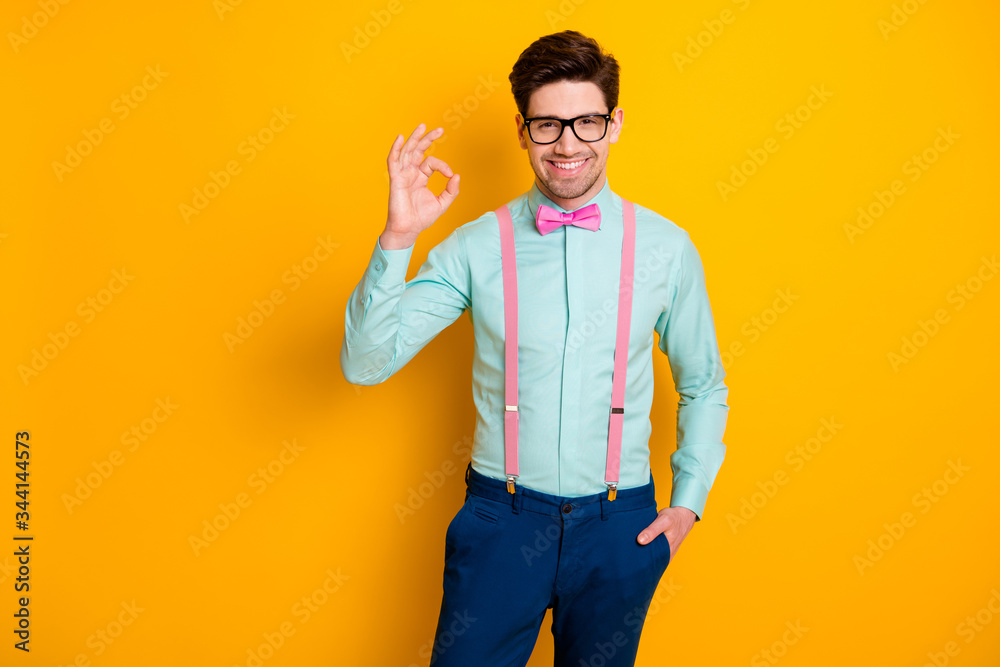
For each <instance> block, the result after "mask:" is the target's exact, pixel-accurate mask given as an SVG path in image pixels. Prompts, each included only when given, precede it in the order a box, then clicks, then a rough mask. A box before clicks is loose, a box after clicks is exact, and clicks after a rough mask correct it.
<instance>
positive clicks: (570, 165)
mask: <svg viewBox="0 0 1000 667" xmlns="http://www.w3.org/2000/svg"><path fill="white" fill-rule="evenodd" d="M589 159H590V158H583V159H582V160H558V161H556V160H546V161H547V162H548V163H549V164H551V165H552V166H553V167H555V170H556V171H560V172H563V171H565V172H573V171H576V170H578V169H579V168H580V167H582V166H583V165H585V164H586V163H587V160H589Z"/></svg>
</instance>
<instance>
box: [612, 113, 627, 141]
mask: <svg viewBox="0 0 1000 667" xmlns="http://www.w3.org/2000/svg"><path fill="white" fill-rule="evenodd" d="M624 124H625V110H624V109H622V108H621V107H618V109H616V110H615V112H614V113H613V114H612V115H611V127H610V128H608V133H609V134H610V135H611V137H610V139H609V140H608V143H611V144H616V143H618V135H620V134H621V131H622V125H624Z"/></svg>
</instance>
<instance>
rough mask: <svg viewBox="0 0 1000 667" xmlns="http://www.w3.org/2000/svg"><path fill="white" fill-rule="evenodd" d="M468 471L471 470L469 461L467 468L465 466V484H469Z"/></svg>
mask: <svg viewBox="0 0 1000 667" xmlns="http://www.w3.org/2000/svg"><path fill="white" fill-rule="evenodd" d="M470 470H472V461H469V464H468V465H467V466H465V483H466V484H468V483H469V471H470Z"/></svg>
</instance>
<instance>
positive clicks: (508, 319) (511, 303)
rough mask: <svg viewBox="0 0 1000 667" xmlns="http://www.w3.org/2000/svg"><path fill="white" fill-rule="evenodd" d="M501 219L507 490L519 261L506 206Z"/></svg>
mask: <svg viewBox="0 0 1000 667" xmlns="http://www.w3.org/2000/svg"><path fill="white" fill-rule="evenodd" d="M496 214H497V219H498V220H499V221H500V261H501V263H502V266H503V304H504V305H503V323H504V324H503V325H504V346H505V347H504V406H505V407H504V414H503V447H504V462H505V472H506V475H507V490H508V491H509V492H511V493H514V479H515V478H516V477H517V476H518V473H517V424H518V419H517V418H518V415H517V262H516V261H515V258H514V225H513V223H512V222H511V219H510V211H509V210H508V209H507V206H506V205H504V206H501V207H500V208H498V209H497V210H496Z"/></svg>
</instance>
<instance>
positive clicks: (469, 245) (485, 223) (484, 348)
mask: <svg viewBox="0 0 1000 667" xmlns="http://www.w3.org/2000/svg"><path fill="white" fill-rule="evenodd" d="M595 202H596V203H597V204H598V205H599V206H600V209H601V226H600V228H599V229H598V230H597V231H591V230H588V229H582V228H579V227H572V226H566V225H564V226H560V227H558V228H556V229H555V230H554V231H552V232H550V233H548V234H546V235H544V236H542V235H541V234H540V233H539V232H538V229H537V228H536V227H535V211H536V210H537V208H538V205H539V204H546V205H547V206H551V207H553V208H554V209H556V210H557V211H563V212H565V211H566V209H563V208H562V207H560V206H557V205H556V204H555V203H553V202H552V200H550V199H549V198H548V197H546V196H545V195H543V194H542V193H541V191H540V190H539V189H538V186H537V184H532V186H531V189H530V190H529V191H528V192H527V193H524V194H522V195H520V196H518V197H517V198H516V199H514V200H513V201H511V202H510V203H509V207H510V211H511V217H512V219H513V224H514V244H515V249H516V256H517V287H518V320H519V322H518V343H519V350H518V367H519V378H518V412H519V415H520V416H519V422H520V428H519V431H518V463H519V468H520V469H519V471H518V472H519V477H518V479H517V484H519V485H521V486H524V487H527V488H531V489H534V490H536V491H541V492H544V493H550V494H554V495H558V496H567V497H573V496H583V495H589V494H593V493H601V492H604V491H607V488H608V487H607V484H605V482H604V471H605V462H606V457H607V449H608V419H609V414H610V410H611V385H612V372H613V370H614V350H615V334H616V323H617V317H618V315H617V313H618V282H619V274H620V270H621V248H622V233H623V220H622V201H621V198H620V197H619V196H618V195H617V194H615V193H614V192H612V191H611V186H610V183H609V182H605V184H604V187H603V188H602V189H601V191H600V192H598V193H597V194H596V195H595V196H594V197H593V198H592V199H591V200H589V201H588V202H586V203H585V204H582V205H581V208H582V206H586V205H589V204H592V203H595ZM635 211H636V216H635V224H636V229H635V252H636V255H635V282H634V289H633V297H632V299H633V301H632V323H631V333H630V341H629V355H628V357H629V358H628V370H627V372H626V387H625V415H624V425H623V428H622V449H621V465H620V472H619V475H620V478H619V485H618V488H619V490H622V489H627V488H631V487H636V486H642V485H643V484H647V483H648V482H649V480H650V468H649V439H650V435H651V433H652V423H651V422H650V420H649V414H650V409H651V407H652V403H653V359H652V353H653V344H654V341H653V332H654V331H656V332H657V333H658V334H659V344H658V347H659V349H660V351H661V352H663V353H665V354H666V355H667V359H668V360H669V364H670V369H671V373H672V375H673V380H674V386H675V389H676V391H677V393H678V395H679V397H680V398H679V402H678V408H677V449H676V451H674V452H673V453H672V454H671V456H670V466H671V470H672V471H673V480H672V481H673V487H672V490H671V494H670V505H671V506H680V507H687V508H688V509H690V510H692V511H693V512H694V513H695V514H696V515H697V517H698V520H699V521H700V520H701V516H702V513H703V511H704V508H705V502H706V500H707V497H708V492H709V490H710V489H711V487H712V484H713V483H714V481H715V477H716V474H717V473H718V471H719V468H720V467H721V465H722V460H723V458H724V457H725V453H726V446H725V445H724V444H723V442H722V437H723V433H724V432H725V428H726V418H727V416H728V411H729V406H728V405H727V403H726V400H727V398H728V394H729V390H728V388H727V387H726V385H725V383H724V382H723V379H724V378H725V376H726V371H725V369H724V368H723V365H722V359H721V356H720V354H719V347H718V343H717V341H716V336H715V323H714V321H713V318H712V311H711V307H710V305H709V299H708V293H707V291H706V287H705V274H704V270H703V268H702V264H701V258H700V256H699V255H698V251H697V250H696V249H695V246H694V244H693V243H692V242H691V238H690V236H689V235H688V233H687V232H686V231H685V230H683V229H682V228H680V227H679V226H677V225H676V224H674V223H673V222H671V221H670V220H668V219H667V218H664V217H663V216H661V215H659V214H657V213H655V212H653V211H651V210H649V209H647V208H643V207H642V206H639V205H638V204H636V206H635ZM412 252H413V246H410V247H409V248H402V249H397V250H383V249H382V247H381V244H380V243H379V242H378V241H376V243H375V248H374V250H373V251H372V255H371V259H370V260H369V262H368V267H367V268H366V269H365V272H364V275H363V276H362V278H361V281H360V282H359V283H358V285H357V286H356V287H355V288H354V291H353V292H352V293H351V296H350V299H349V300H348V302H347V308H346V312H345V314H344V329H345V332H344V334H345V335H344V342H343V345H342V347H341V351H340V367H341V370H342V372H343V374H344V377H345V378H346V379H347V381H348V382H351V383H353V384H359V385H373V384H378V383H380V382H384V381H385V380H386V379H388V378H389V377H391V376H392V375H393V374H394V373H396V372H397V371H399V369H401V368H402V367H403V366H405V365H406V363H407V362H409V361H410V359H412V358H413V357H414V355H416V354H417V352H419V351H420V350H421V349H423V347H424V346H425V345H427V343H429V342H430V341H431V339H433V338H434V337H435V336H436V335H437V334H438V333H440V332H441V331H442V330H443V329H444V328H445V327H447V326H448V325H449V324H451V323H452V322H454V321H455V320H456V319H458V317H459V316H460V315H461V314H462V313H464V312H466V311H467V312H468V313H469V318H470V319H471V321H472V325H473V333H474V338H475V352H474V357H473V363H472V397H473V400H474V403H475V407H476V426H475V437H474V440H473V448H472V467H473V468H475V469H476V470H477V471H478V472H480V473H482V474H484V475H487V476H489V477H493V478H496V479H499V480H506V476H505V475H504V429H503V423H504V422H503V418H504V406H505V403H504V313H503V282H502V277H503V276H502V269H501V261H500V232H499V226H498V224H497V217H496V214H495V213H494V212H493V211H489V212H487V213H484V214H483V215H481V216H480V217H479V218H478V219H476V220H473V221H471V222H468V223H466V224H464V225H461V226H460V227H458V228H456V229H455V230H454V231H452V233H451V234H450V235H448V237H447V238H445V239H444V240H443V241H441V243H439V244H438V245H437V246H435V247H434V248H432V249H431V250H430V251H429V252H428V254H427V261H426V262H424V264H423V265H422V266H421V267H420V269H419V271H418V272H417V274H416V276H414V277H413V278H412V279H411V280H409V281H406V280H405V279H406V271H407V268H408V266H409V261H410V255H411V254H412ZM427 381H429V382H430V381H433V379H432V378H428V379H427Z"/></svg>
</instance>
